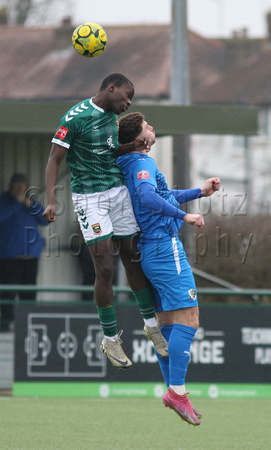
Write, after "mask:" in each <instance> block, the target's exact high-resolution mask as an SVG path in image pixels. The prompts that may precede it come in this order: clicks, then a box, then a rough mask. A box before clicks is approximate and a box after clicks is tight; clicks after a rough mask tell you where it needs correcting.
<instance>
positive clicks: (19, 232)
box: [0, 173, 48, 331]
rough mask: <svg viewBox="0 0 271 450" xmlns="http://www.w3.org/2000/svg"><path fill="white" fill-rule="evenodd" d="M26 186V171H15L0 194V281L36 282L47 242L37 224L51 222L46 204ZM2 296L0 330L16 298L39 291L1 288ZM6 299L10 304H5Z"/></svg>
mask: <svg viewBox="0 0 271 450" xmlns="http://www.w3.org/2000/svg"><path fill="white" fill-rule="evenodd" d="M27 187H28V185H27V179H26V177H25V175H24V174H21V173H15V174H14V175H13V176H12V177H11V180H10V183H9V190H8V191H5V192H3V193H2V194H1V196H0V284H36V279H37V271H38V260H39V257H40V254H41V251H42V249H43V246H44V242H43V238H42V236H41V235H40V232H39V229H38V226H39V225H48V224H47V222H46V220H45V219H44V218H43V217H42V213H43V211H44V209H43V207H42V206H41V205H40V204H38V203H36V202H33V201H31V199H30V198H29V197H28V195H27ZM0 291H1V286H0ZM1 298H2V304H1V330H2V331H5V330H8V329H9V327H10V325H11V323H12V321H13V315H14V312H13V303H14V300H15V298H19V299H21V300H35V298H36V293H35V292H30V291H28V292H19V293H16V292H13V291H12V290H11V291H9V292H2V294H1ZM3 299H5V300H9V304H3ZM12 300H13V302H12Z"/></svg>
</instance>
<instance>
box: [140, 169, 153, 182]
mask: <svg viewBox="0 0 271 450" xmlns="http://www.w3.org/2000/svg"><path fill="white" fill-rule="evenodd" d="M149 178H150V177H149V171H148V170H140V172H137V180H138V181H140V180H148V179H149Z"/></svg>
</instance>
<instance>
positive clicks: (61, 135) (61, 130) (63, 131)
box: [56, 127, 69, 139]
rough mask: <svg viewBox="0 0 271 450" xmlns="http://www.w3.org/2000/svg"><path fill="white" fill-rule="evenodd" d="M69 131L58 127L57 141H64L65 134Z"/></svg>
mask: <svg viewBox="0 0 271 450" xmlns="http://www.w3.org/2000/svg"><path fill="white" fill-rule="evenodd" d="M68 131H69V129H68V128H65V127H59V129H58V130H57V132H56V137H58V138H59V139H65V137H66V134H67V133H68Z"/></svg>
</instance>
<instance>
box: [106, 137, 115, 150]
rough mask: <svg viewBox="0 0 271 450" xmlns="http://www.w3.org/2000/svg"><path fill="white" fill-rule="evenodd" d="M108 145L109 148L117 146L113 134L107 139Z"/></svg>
mask: <svg viewBox="0 0 271 450" xmlns="http://www.w3.org/2000/svg"><path fill="white" fill-rule="evenodd" d="M107 145H108V147H109V148H115V145H114V142H113V136H112V134H111V136H109V138H108V139H107Z"/></svg>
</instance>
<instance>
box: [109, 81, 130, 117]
mask: <svg viewBox="0 0 271 450" xmlns="http://www.w3.org/2000/svg"><path fill="white" fill-rule="evenodd" d="M133 96H134V89H133V87H132V86H131V85H130V84H123V85H122V86H120V87H116V86H115V85H112V88H111V90H110V98H109V102H110V110H111V111H112V112H113V113H115V114H117V115H119V114H121V113H123V112H125V111H127V109H128V108H129V106H131V102H132V98H133Z"/></svg>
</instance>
